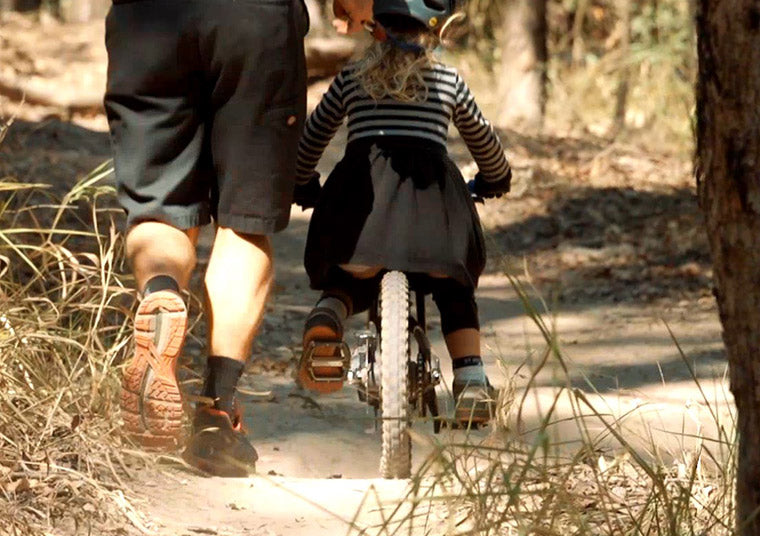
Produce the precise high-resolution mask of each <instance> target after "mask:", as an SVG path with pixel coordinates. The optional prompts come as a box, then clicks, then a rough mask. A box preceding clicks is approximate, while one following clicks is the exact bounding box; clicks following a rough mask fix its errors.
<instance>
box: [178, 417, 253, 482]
mask: <svg viewBox="0 0 760 536" xmlns="http://www.w3.org/2000/svg"><path fill="white" fill-rule="evenodd" d="M182 458H183V459H184V460H185V461H186V462H187V463H189V464H190V465H192V466H193V467H196V468H198V469H200V470H201V471H204V472H206V473H209V474H210V475H214V476H222V477H228V478H243V477H246V476H248V475H250V474H252V473H254V472H256V460H258V459H259V455H258V453H257V452H256V449H255V448H253V445H251V442H250V441H248V438H247V437H246V433H245V430H244V429H243V426H242V418H241V416H240V413H239V412H238V411H237V410H236V412H235V415H234V416H232V417H230V415H229V414H228V413H227V412H225V411H222V410H219V409H216V408H213V407H209V406H199V407H198V408H197V409H196V412H195V418H194V419H193V434H192V436H191V437H190V440H189V441H188V444H187V448H185V451H184V452H183V453H182Z"/></svg>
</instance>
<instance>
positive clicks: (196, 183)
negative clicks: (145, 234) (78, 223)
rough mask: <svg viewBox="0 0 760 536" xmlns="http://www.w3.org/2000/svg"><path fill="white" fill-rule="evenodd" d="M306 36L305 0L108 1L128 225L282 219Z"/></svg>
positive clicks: (263, 229) (276, 226)
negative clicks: (145, 222)
mask: <svg viewBox="0 0 760 536" xmlns="http://www.w3.org/2000/svg"><path fill="white" fill-rule="evenodd" d="M307 31H308V15H307V14H306V8H305V7H304V5H303V0H131V1H130V0H128V1H121V2H119V1H116V2H114V5H113V6H112V7H111V11H110V12H109V14H108V17H107V19H106V47H107V49H108V61H109V63H108V85H107V90H106V95H105V107H106V112H107V114H108V122H109V126H110V130H111V140H112V144H113V150H114V164H115V168H116V182H117V188H118V195H119V200H120V202H121V204H122V206H123V207H124V209H125V210H126V211H127V224H128V226H133V225H135V224H137V223H140V222H143V221H160V222H164V223H168V224H170V225H172V226H174V227H177V228H179V229H188V228H190V227H195V226H198V225H204V224H206V223H209V222H210V219H211V217H213V218H214V219H215V220H216V222H217V223H218V224H219V225H221V226H223V227H230V228H232V229H234V230H235V231H238V232H240V233H246V234H269V233H273V232H276V231H279V230H281V229H283V228H284V227H285V226H286V225H287V224H288V220H289V217H290V203H291V198H292V191H293V183H294V176H295V162H296V147H297V143H298V139H299V136H300V134H301V128H302V126H303V121H304V116H305V113H306V65H305V59H304V49H303V38H304V35H305V34H306V32H307Z"/></svg>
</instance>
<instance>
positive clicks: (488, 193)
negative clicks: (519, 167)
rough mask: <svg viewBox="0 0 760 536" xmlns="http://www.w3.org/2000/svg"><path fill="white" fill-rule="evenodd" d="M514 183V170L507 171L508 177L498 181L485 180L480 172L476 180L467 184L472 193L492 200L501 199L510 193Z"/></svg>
mask: <svg viewBox="0 0 760 536" xmlns="http://www.w3.org/2000/svg"><path fill="white" fill-rule="evenodd" d="M511 183H512V169H511V168H510V169H509V170H508V171H507V174H506V176H504V177H503V178H501V179H499V180H496V181H488V180H486V179H484V178H483V175H482V174H481V173H480V172H478V173H477V174H476V175H475V178H474V179H472V180H471V181H470V182H468V183H467V187H468V189H469V190H470V192H471V193H473V194H475V195H476V196H478V197H482V198H484V199H490V198H494V197H501V196H502V195H504V194H506V193H508V192H509V189H510V186H511Z"/></svg>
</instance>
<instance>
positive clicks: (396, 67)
mask: <svg viewBox="0 0 760 536" xmlns="http://www.w3.org/2000/svg"><path fill="white" fill-rule="evenodd" d="M404 41H406V42H409V43H412V44H414V45H418V46H420V47H421V48H422V50H420V51H413V50H404V49H403V48H400V47H399V46H397V45H396V44H394V43H392V42H391V41H383V42H377V41H375V42H374V43H373V44H372V45H370V46H369V48H367V50H366V51H365V53H364V56H363V57H362V58H361V59H360V60H359V61H358V62H357V70H356V78H357V80H358V81H359V84H361V87H362V89H364V91H365V92H366V93H367V94H368V95H369V96H370V97H371V98H373V99H374V100H380V99H384V98H392V99H396V100H399V101H402V102H424V101H426V100H427V98H428V87H427V84H426V83H425V79H424V77H423V71H424V70H425V69H428V68H430V67H431V66H432V65H433V64H434V63H435V59H434V58H433V48H434V47H435V46H436V45H437V44H438V37H437V36H436V35H434V34H433V33H432V32H428V31H422V32H419V33H418V34H417V35H415V36H412V37H411V38H410V37H405V38H404Z"/></svg>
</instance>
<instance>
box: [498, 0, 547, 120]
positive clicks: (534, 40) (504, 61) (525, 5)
mask: <svg viewBox="0 0 760 536" xmlns="http://www.w3.org/2000/svg"><path fill="white" fill-rule="evenodd" d="M546 30H547V29H546V0H507V2H506V5H505V6H504V22H503V25H502V28H501V34H502V39H501V77H500V83H499V92H500V94H501V97H502V102H503V103H504V108H503V109H502V113H501V114H500V116H499V121H498V122H499V124H500V125H501V126H506V127H512V128H517V129H520V130H528V131H535V130H539V129H540V128H541V127H542V125H543V120H544V105H545V103H546V60H547V49H546Z"/></svg>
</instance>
